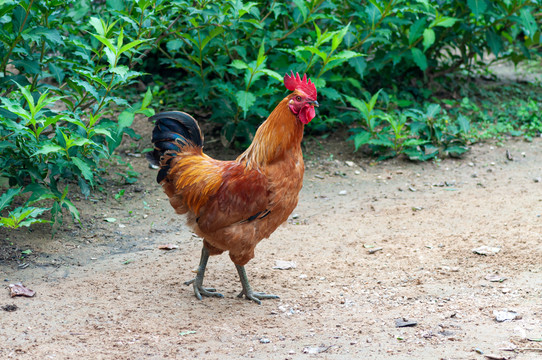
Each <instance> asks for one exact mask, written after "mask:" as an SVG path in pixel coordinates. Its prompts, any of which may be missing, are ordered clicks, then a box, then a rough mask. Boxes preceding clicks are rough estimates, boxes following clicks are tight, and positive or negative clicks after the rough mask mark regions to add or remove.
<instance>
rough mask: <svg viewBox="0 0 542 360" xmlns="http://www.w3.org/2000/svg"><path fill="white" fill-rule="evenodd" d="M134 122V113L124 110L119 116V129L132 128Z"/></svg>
mask: <svg viewBox="0 0 542 360" xmlns="http://www.w3.org/2000/svg"><path fill="white" fill-rule="evenodd" d="M133 122H134V113H133V112H131V111H129V110H124V111H123V112H121V113H120V115H119V120H118V126H119V129H123V128H127V127H130V126H132V123H133Z"/></svg>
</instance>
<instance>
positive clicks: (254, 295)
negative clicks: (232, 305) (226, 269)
mask: <svg viewBox="0 0 542 360" xmlns="http://www.w3.org/2000/svg"><path fill="white" fill-rule="evenodd" d="M235 267H236V268H237V272H238V273H239V279H241V285H243V291H241V293H240V294H239V295H237V297H240V298H242V297H243V295H245V297H246V298H247V299H249V300H252V301H254V302H256V303H257V304H258V305H261V303H262V302H261V301H260V300H263V299H278V298H279V297H278V296H277V295H272V294H266V293H263V292H254V291H252V288H251V287H250V284H249V283H248V278H247V273H246V271H245V267H244V266H241V265H237V264H235Z"/></svg>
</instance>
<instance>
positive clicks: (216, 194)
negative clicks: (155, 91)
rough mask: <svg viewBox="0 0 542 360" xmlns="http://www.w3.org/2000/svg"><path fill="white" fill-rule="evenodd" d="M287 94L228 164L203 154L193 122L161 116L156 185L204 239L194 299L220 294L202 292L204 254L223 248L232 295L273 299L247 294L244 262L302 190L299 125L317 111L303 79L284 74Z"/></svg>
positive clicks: (312, 90)
mask: <svg viewBox="0 0 542 360" xmlns="http://www.w3.org/2000/svg"><path fill="white" fill-rule="evenodd" d="M284 85H285V87H286V88H287V89H288V90H290V91H292V93H290V94H289V95H288V96H286V97H285V98H284V99H283V100H282V101H281V102H280V103H279V104H278V105H277V107H276V108H275V109H274V110H273V112H272V113H271V114H270V115H269V117H268V118H267V119H266V120H265V121H264V122H263V123H262V125H261V126H260V127H259V128H258V130H257V131H256V134H255V136H254V140H253V142H252V144H251V145H250V146H249V147H248V148H247V150H246V151H245V152H243V153H242V154H241V155H240V156H239V157H238V158H237V159H236V160H234V161H220V160H215V159H213V158H211V157H209V156H207V155H206V154H204V153H203V151H202V148H203V134H202V133H201V129H200V128H199V126H198V123H197V122H196V120H195V119H194V118H193V117H192V116H190V115H188V114H186V113H184V112H180V111H171V112H163V113H160V114H157V115H154V116H153V117H151V118H150V119H149V120H150V121H155V127H154V130H153V133H152V142H153V144H154V150H153V151H152V152H149V153H148V154H147V158H148V160H149V161H150V162H151V163H153V164H155V165H158V166H159V167H160V170H159V172H158V176H157V179H156V180H157V182H158V183H159V184H162V187H163V189H164V191H165V193H166V194H167V196H168V197H169V201H170V204H171V206H172V207H173V208H174V209H175V211H176V212H177V213H178V214H186V215H187V223H188V225H189V226H190V227H191V228H192V229H193V230H194V232H195V233H196V234H198V235H199V236H200V237H202V238H203V249H202V251H201V259H200V263H199V267H198V270H197V275H196V277H195V278H194V279H192V280H190V281H187V282H185V284H186V285H190V284H192V285H193V288H194V293H195V295H196V297H197V298H198V299H200V300H201V299H202V296H208V297H212V296H214V297H223V295H222V294H220V293H218V292H217V291H216V290H215V289H214V288H206V287H203V278H204V275H205V268H206V266H207V261H208V259H209V256H210V255H218V254H221V253H222V252H224V251H228V252H229V256H230V258H231V260H232V261H233V263H234V264H235V267H236V268H237V272H238V274H239V278H240V280H241V285H242V291H241V293H240V294H239V295H238V297H241V298H242V297H243V296H245V297H246V298H247V299H249V300H252V301H254V302H256V303H258V304H261V301H260V300H262V299H276V298H278V296H276V295H271V294H265V293H262V292H255V291H253V290H252V288H251V286H250V284H249V282H248V278H247V274H246V271H245V265H246V264H247V263H248V262H249V261H250V260H251V259H252V258H253V257H254V249H255V247H256V245H257V244H258V243H259V242H260V241H261V240H262V239H264V238H268V237H269V236H270V235H271V234H272V233H273V232H274V231H275V229H277V227H278V226H279V225H281V224H282V223H284V222H285V221H286V220H287V219H288V216H289V215H290V214H291V213H292V211H293V210H294V208H295V207H296V205H297V202H298V196H299V191H300V190H301V187H302V185H303V173H304V170H305V168H304V164H303V154H302V152H301V140H302V138H303V128H304V126H305V125H306V124H308V123H309V122H310V121H311V120H312V119H313V118H314V116H315V109H314V107H318V105H319V104H318V101H317V100H316V96H317V92H316V87H315V86H314V84H313V83H312V82H311V80H310V79H309V80H308V81H307V76H306V75H304V76H303V79H301V78H300V76H299V74H296V75H294V73H293V72H292V73H291V74H290V75H288V74H286V75H285V76H284Z"/></svg>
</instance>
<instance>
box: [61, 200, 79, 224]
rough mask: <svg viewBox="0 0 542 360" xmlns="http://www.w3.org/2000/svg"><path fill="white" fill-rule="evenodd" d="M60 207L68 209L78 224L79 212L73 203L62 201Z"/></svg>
mask: <svg viewBox="0 0 542 360" xmlns="http://www.w3.org/2000/svg"><path fill="white" fill-rule="evenodd" d="M62 206H63V207H65V208H66V209H68V211H69V212H70V213H71V214H72V216H73V218H74V219H75V220H77V221H79V222H80V215H79V210H77V208H76V207H75V205H73V203H72V202H71V201H70V200H68V199H63V200H62Z"/></svg>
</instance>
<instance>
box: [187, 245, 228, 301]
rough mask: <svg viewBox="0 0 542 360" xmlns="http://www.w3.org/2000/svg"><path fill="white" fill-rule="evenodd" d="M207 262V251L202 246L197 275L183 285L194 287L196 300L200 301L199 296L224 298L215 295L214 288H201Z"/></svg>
mask: <svg viewBox="0 0 542 360" xmlns="http://www.w3.org/2000/svg"><path fill="white" fill-rule="evenodd" d="M207 260H209V250H208V249H207V248H206V247H205V246H203V248H202V249H201V259H200V261H199V266H198V274H197V275H196V277H195V278H194V279H192V280H189V281H187V282H185V283H184V284H185V285H190V284H193V285H194V294H196V297H197V298H198V300H201V296H202V295H203V296H209V297H210V296H215V297H224V295H222V294H220V293H217V292H216V289H214V288H204V287H203V277H204V276H205V267H206V266H207Z"/></svg>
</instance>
